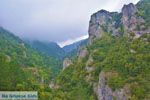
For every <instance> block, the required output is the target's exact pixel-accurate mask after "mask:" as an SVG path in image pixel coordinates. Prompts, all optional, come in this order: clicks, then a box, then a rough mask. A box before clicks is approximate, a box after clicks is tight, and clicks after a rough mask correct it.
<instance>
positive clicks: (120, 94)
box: [94, 72, 130, 100]
mask: <svg viewBox="0 0 150 100" xmlns="http://www.w3.org/2000/svg"><path fill="white" fill-rule="evenodd" d="M107 74H108V73H105V72H101V73H100V75H99V82H98V85H96V87H95V88H94V89H95V90H94V91H95V93H96V95H97V99H98V100H129V98H130V95H129V94H130V91H129V90H130V89H129V87H128V86H124V87H123V88H121V89H117V90H115V91H113V90H112V89H111V88H110V87H109V86H108V85H107V84H106V80H107Z"/></svg>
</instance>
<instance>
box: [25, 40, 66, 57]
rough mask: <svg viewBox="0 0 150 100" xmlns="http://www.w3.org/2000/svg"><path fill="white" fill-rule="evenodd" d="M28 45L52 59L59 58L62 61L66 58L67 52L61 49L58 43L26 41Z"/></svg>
mask: <svg viewBox="0 0 150 100" xmlns="http://www.w3.org/2000/svg"><path fill="white" fill-rule="evenodd" d="M25 41H26V43H27V44H29V45H30V46H31V47H32V48H34V49H36V50H37V51H39V52H41V53H43V54H45V55H49V56H51V57H54V58H57V59H60V60H62V59H63V57H64V56H65V51H64V50H63V49H62V48H60V47H59V45H58V44H57V43H54V42H41V41H38V40H35V41H29V40H25Z"/></svg>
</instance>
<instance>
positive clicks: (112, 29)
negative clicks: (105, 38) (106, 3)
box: [88, 3, 150, 44]
mask: <svg viewBox="0 0 150 100" xmlns="http://www.w3.org/2000/svg"><path fill="white" fill-rule="evenodd" d="M137 13H138V9H137V7H136V6H135V5H134V4H132V3H130V4H128V5H124V7H123V8H122V12H121V13H117V12H108V11H105V10H100V11H98V12H97V13H95V14H93V15H92V16H91V19H90V23H89V31H88V32H89V44H91V43H92V41H93V39H99V38H101V37H102V35H103V34H105V33H110V34H112V35H113V36H118V35H122V34H125V33H135V35H142V34H144V33H150V27H147V26H146V25H145V23H146V22H145V20H144V19H143V18H142V17H141V16H138V15H137Z"/></svg>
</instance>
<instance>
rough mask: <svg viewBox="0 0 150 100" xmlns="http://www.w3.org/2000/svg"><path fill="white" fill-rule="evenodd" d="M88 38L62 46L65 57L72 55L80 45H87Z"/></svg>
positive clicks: (75, 53)
mask: <svg viewBox="0 0 150 100" xmlns="http://www.w3.org/2000/svg"><path fill="white" fill-rule="evenodd" d="M87 42H88V40H87V39H84V40H81V41H78V42H75V43H73V44H70V45H67V46H64V47H63V48H62V49H63V50H64V51H65V53H66V57H74V56H75V55H77V52H78V51H79V49H80V48H81V47H82V46H85V45H87Z"/></svg>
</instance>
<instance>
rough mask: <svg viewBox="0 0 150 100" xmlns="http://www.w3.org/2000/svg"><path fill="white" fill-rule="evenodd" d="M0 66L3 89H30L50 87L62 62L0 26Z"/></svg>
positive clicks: (0, 87) (0, 84) (0, 88)
mask: <svg viewBox="0 0 150 100" xmlns="http://www.w3.org/2000/svg"><path fill="white" fill-rule="evenodd" d="M0 69H1V70H0V76H1V77H0V90H3V91H10V90H13V91H15V90H26V91H27V90H37V89H40V87H41V86H42V87H43V88H42V89H45V88H47V87H48V83H49V81H50V80H51V79H52V78H53V77H56V75H57V73H58V72H59V70H60V69H61V63H60V62H59V61H58V60H57V59H55V58H53V57H51V56H47V55H44V54H41V53H39V52H38V51H36V50H35V49H33V48H32V47H30V46H29V45H28V44H26V43H24V42H23V41H22V40H21V39H20V38H19V37H17V36H15V35H13V33H11V32H9V31H7V30H6V29H4V28H2V27H0ZM39 92H40V91H39Z"/></svg>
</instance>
